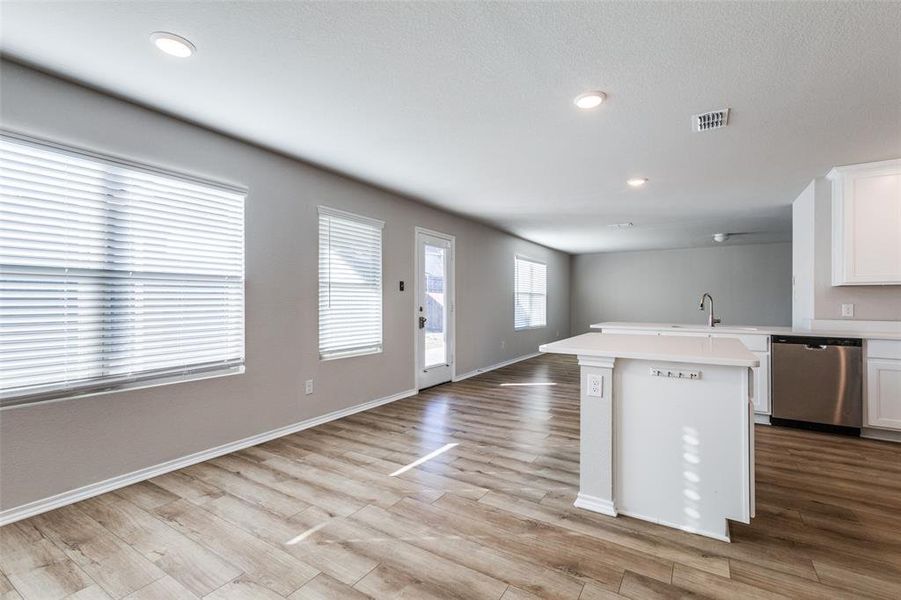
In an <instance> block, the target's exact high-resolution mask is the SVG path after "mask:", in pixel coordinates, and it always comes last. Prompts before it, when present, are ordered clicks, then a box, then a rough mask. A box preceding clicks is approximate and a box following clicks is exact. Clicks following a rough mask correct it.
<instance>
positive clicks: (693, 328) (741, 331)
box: [591, 321, 901, 340]
mask: <svg viewBox="0 0 901 600" xmlns="http://www.w3.org/2000/svg"><path fill="white" fill-rule="evenodd" d="M591 328H592V329H612V328H616V329H637V330H646V331H672V332H678V331H684V332H686V333H726V334H732V335H799V336H809V337H842V338H862V339H867V340H901V333H898V332H876V333H874V332H855V331H825V330H824V331H820V330H810V329H795V328H792V327H779V326H776V325H763V326H759V327H755V326H743V325H717V326H716V327H708V326H706V325H697V324H681V323H680V324H673V323H632V322H616V321H610V322H606V323H593V324H592V325H591Z"/></svg>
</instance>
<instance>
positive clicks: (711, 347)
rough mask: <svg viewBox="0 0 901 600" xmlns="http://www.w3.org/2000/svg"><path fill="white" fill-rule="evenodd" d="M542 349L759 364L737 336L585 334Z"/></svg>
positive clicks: (547, 345) (691, 361)
mask: <svg viewBox="0 0 901 600" xmlns="http://www.w3.org/2000/svg"><path fill="white" fill-rule="evenodd" d="M538 349H539V350H541V351H542V352H549V353H553V354H576V355H583V356H602V357H605V358H634V359H641V360H660V361H668V362H685V363H696V364H702V365H724V366H733V367H756V366H759V365H760V362H759V361H758V360H757V357H756V356H754V354H752V353H751V351H750V350H748V349H747V348H746V347H745V345H744V344H742V343H741V342H740V341H739V340H737V339H735V338H711V337H700V336H698V337H693V336H650V335H647V336H645V335H628V334H621V335H618V334H615V333H583V334H582V335H577V336H575V337H571V338H567V339H565V340H559V341H556V342H551V343H549V344H543V345H541V346H539V347H538Z"/></svg>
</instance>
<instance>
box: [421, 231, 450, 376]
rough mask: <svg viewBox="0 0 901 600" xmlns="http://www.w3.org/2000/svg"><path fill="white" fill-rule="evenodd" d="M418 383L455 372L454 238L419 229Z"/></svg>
mask: <svg viewBox="0 0 901 600" xmlns="http://www.w3.org/2000/svg"><path fill="white" fill-rule="evenodd" d="M415 311H416V313H415V315H414V319H415V321H414V327H415V328H416V385H417V387H418V388H419V389H422V388H427V387H431V386H433V385H437V384H439V383H445V382H447V381H450V380H451V379H452V378H453V376H454V238H453V236H449V235H444V234H441V233H437V232H434V231H427V230H424V229H420V228H417V229H416V305H415Z"/></svg>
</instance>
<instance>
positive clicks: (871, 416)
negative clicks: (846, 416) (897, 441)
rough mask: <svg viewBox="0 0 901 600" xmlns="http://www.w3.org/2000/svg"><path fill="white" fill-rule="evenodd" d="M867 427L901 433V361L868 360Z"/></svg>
mask: <svg viewBox="0 0 901 600" xmlns="http://www.w3.org/2000/svg"><path fill="white" fill-rule="evenodd" d="M867 425H868V426H870V427H882V428H884V429H895V430H898V431H901V360H890V359H883V358H871V359H869V360H867Z"/></svg>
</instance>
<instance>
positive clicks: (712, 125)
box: [691, 108, 729, 131]
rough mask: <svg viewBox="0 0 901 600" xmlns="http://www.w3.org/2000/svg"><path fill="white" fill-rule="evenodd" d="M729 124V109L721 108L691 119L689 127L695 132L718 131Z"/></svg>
mask: <svg viewBox="0 0 901 600" xmlns="http://www.w3.org/2000/svg"><path fill="white" fill-rule="evenodd" d="M728 124H729V109H728V108H721V109H719V110H712V111H710V112H705V113H701V114H699V115H695V116H693V117H692V118H691V125H692V128H693V129H694V130H695V131H709V130H710V129H719V128H720V127H725V126H726V125H728Z"/></svg>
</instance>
